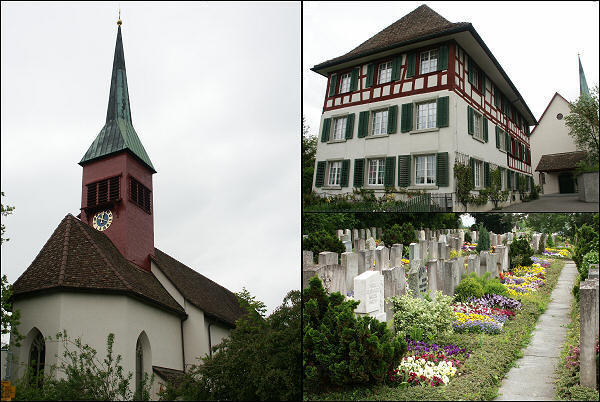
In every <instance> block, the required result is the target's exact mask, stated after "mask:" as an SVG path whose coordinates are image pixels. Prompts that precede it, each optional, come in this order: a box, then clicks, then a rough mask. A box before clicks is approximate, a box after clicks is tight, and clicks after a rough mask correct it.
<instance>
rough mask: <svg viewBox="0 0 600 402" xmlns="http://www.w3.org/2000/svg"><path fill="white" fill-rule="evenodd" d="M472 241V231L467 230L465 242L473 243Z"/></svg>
mask: <svg viewBox="0 0 600 402" xmlns="http://www.w3.org/2000/svg"><path fill="white" fill-rule="evenodd" d="M472 241H473V239H472V238H471V231H470V230H467V231H466V232H465V242H467V243H471V242H472Z"/></svg>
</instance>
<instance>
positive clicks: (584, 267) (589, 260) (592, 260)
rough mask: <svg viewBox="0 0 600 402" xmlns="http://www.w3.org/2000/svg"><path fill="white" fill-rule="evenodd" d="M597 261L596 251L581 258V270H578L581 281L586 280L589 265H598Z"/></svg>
mask: <svg viewBox="0 0 600 402" xmlns="http://www.w3.org/2000/svg"><path fill="white" fill-rule="evenodd" d="M598 259H599V256H598V250H595V251H590V252H588V253H587V254H586V255H584V256H583V261H582V262H581V269H580V270H579V272H580V275H581V280H582V281H583V280H586V279H587V277H588V271H589V269H590V264H598Z"/></svg>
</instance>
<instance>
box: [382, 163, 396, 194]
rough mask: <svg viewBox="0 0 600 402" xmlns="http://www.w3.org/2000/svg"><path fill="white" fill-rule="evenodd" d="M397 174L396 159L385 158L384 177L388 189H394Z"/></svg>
mask: <svg viewBox="0 0 600 402" xmlns="http://www.w3.org/2000/svg"><path fill="white" fill-rule="evenodd" d="M395 173H396V157H395V156H389V157H387V158H385V173H384V176H383V184H384V186H386V187H394V179H395V178H396V177H395Z"/></svg>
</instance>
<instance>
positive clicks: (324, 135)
mask: <svg viewBox="0 0 600 402" xmlns="http://www.w3.org/2000/svg"><path fill="white" fill-rule="evenodd" d="M330 129H331V118H327V119H325V120H323V129H322V130H321V142H327V141H329V130H330Z"/></svg>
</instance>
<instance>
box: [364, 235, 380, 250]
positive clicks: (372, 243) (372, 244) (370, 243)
mask: <svg viewBox="0 0 600 402" xmlns="http://www.w3.org/2000/svg"><path fill="white" fill-rule="evenodd" d="M376 247H377V244H376V243H375V239H373V238H372V237H369V238H368V239H367V241H366V242H365V248H366V249H367V250H375V248H376Z"/></svg>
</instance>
